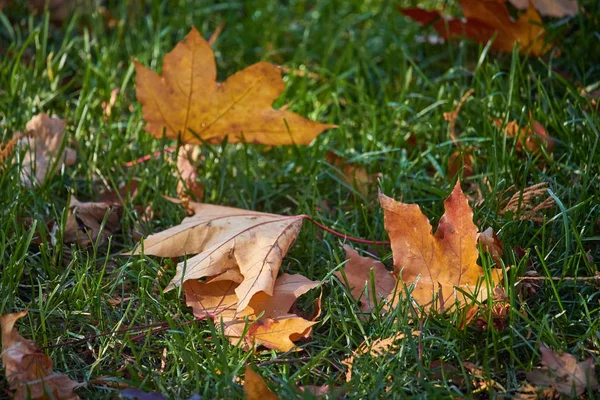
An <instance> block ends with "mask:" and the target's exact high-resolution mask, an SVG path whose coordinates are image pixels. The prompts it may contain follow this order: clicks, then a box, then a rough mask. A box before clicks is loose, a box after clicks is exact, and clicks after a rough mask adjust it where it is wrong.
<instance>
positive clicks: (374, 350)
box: [342, 331, 421, 382]
mask: <svg viewBox="0 0 600 400" xmlns="http://www.w3.org/2000/svg"><path fill="white" fill-rule="evenodd" d="M419 335H421V331H412V332H411V333H410V336H413V337H415V336H417V337H418V336H419ZM405 337H406V335H405V334H404V333H402V332H399V333H397V334H395V335H393V336H391V337H387V338H382V339H376V340H373V341H371V340H369V341H364V342H363V343H361V344H360V346H358V347H357V348H356V350H354V352H353V353H352V355H351V356H350V357H348V358H346V359H345V360H343V361H342V364H344V365H346V366H347V367H348V370H347V371H346V382H350V380H351V379H352V372H353V369H354V362H355V360H356V358H357V357H359V356H361V355H364V354H368V355H370V356H371V357H380V356H382V355H384V354H395V352H396V349H397V348H398V347H399V343H398V342H400V341H401V340H403V339H404V338H405Z"/></svg>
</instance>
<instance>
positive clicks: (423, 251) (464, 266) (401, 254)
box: [379, 182, 503, 311]
mask: <svg viewBox="0 0 600 400" xmlns="http://www.w3.org/2000/svg"><path fill="white" fill-rule="evenodd" d="M379 200H380V202H381V207H382V208H383V213H384V226H385V229H386V231H387V232H388V234H389V236H390V241H391V247H392V255H393V259H394V273H395V274H396V275H397V276H399V277H400V278H401V279H402V280H403V281H404V282H405V283H406V285H407V286H409V285H413V284H414V285H415V286H414V289H413V290H412V293H411V296H412V298H413V299H414V300H415V301H416V302H417V303H418V304H419V305H421V306H423V307H424V308H425V309H426V310H429V309H430V308H435V309H438V310H439V311H443V310H444V309H447V308H452V307H453V306H454V305H455V304H456V303H458V304H461V305H462V304H465V303H470V302H471V301H470V300H469V298H468V296H466V295H465V294H464V293H462V292H461V291H464V292H466V293H469V294H475V292H477V299H478V300H480V301H482V300H484V299H486V298H487V295H488V293H487V290H486V287H485V282H483V281H484V279H483V277H484V271H483V268H481V266H479V265H478V264H477V258H478V256H479V253H478V251H477V227H476V226H475V224H474V223H473V211H472V210H471V208H470V207H469V204H468V202H467V198H466V197H465V195H464V194H463V192H462V190H461V188H460V182H457V183H456V185H455V187H454V190H453V191H452V193H451V194H450V196H449V197H448V198H447V199H446V200H445V201H444V208H445V210H446V212H445V214H444V215H443V216H442V218H441V219H440V223H439V225H438V229H437V230H436V232H435V235H432V228H431V224H430V223H429V220H428V219H427V217H426V216H425V215H424V214H423V213H422V212H421V210H420V209H419V206H418V205H416V204H405V203H401V202H399V201H395V200H394V199H392V198H390V197H387V196H385V195H384V194H380V195H379ZM489 272H490V277H491V280H492V282H490V283H491V284H492V287H493V286H495V285H496V284H497V283H498V282H500V281H501V280H502V276H503V275H502V270H501V269H492V270H491V271H489ZM482 283H483V284H482ZM480 286H482V287H480ZM457 289H460V291H459V290H457ZM436 298H437V300H435V303H434V299H436Z"/></svg>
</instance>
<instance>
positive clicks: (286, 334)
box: [183, 270, 318, 351]
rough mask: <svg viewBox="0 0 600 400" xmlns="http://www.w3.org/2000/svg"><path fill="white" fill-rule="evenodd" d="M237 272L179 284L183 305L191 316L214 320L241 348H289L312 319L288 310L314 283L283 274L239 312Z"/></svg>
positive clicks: (300, 277) (311, 322)
mask: <svg viewBox="0 0 600 400" xmlns="http://www.w3.org/2000/svg"><path fill="white" fill-rule="evenodd" d="M238 275H239V276H236V275H235V274H234V273H232V272H231V270H230V271H228V272H226V276H225V277H221V276H217V277H216V278H214V279H212V280H208V281H206V282H199V281H197V280H188V281H186V282H185V283H184V284H183V291H184V293H185V298H186V304H187V305H188V306H190V307H192V310H193V313H194V315H195V316H197V317H206V316H208V317H210V318H213V319H214V320H215V321H217V322H218V324H219V326H220V327H221V328H222V329H223V332H224V334H225V335H226V336H228V337H229V338H230V340H231V342H232V343H234V344H236V343H238V342H240V343H241V344H242V346H243V347H244V348H245V349H249V348H253V347H254V346H256V345H263V346H265V347H267V348H270V349H275V350H279V351H289V350H291V349H293V348H294V343H293V342H294V341H296V340H299V339H301V338H302V337H305V336H306V332H307V331H308V330H309V329H310V328H311V327H312V325H314V324H315V323H316V322H314V321H308V320H306V319H304V318H301V317H299V316H298V315H295V314H290V313H289V311H290V309H291V308H292V306H293V305H294V303H295V302H296V300H297V298H298V297H299V296H301V295H302V294H304V293H306V292H308V291H309V290H310V289H313V288H315V287H316V286H317V285H318V282H313V281H311V280H309V279H308V278H306V277H304V276H302V275H288V274H283V275H281V276H280V277H279V278H277V280H276V281H275V286H274V288H273V295H268V294H266V293H265V292H259V293H257V294H255V295H254V296H253V297H252V299H251V300H250V303H249V305H248V307H246V308H245V309H244V310H242V311H241V312H239V311H237V309H238V304H237V303H238V299H237V296H236V294H235V289H236V288H237V287H238V285H239V281H242V280H243V277H242V276H241V274H239V272H238ZM240 339H242V341H240Z"/></svg>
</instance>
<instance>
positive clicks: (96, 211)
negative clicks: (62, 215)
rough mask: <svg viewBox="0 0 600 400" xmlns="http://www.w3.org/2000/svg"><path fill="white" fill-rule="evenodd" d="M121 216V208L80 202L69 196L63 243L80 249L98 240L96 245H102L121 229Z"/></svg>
mask: <svg viewBox="0 0 600 400" xmlns="http://www.w3.org/2000/svg"><path fill="white" fill-rule="evenodd" d="M122 215H123V208H122V207H119V206H114V205H111V204H109V203H105V202H81V201H79V200H77V198H75V196H71V201H70V203H69V215H68V216H67V223H66V225H65V231H64V236H63V241H64V242H65V243H76V244H77V245H78V246H81V247H85V246H87V245H89V244H90V243H96V242H97V240H98V238H100V241H99V242H98V244H101V243H104V242H105V241H106V240H107V239H108V238H109V237H110V236H111V235H113V234H115V233H117V232H118V231H119V230H120V229H121V217H122ZM105 218H106V222H105V224H104V227H102V222H103V221H104V219H105Z"/></svg>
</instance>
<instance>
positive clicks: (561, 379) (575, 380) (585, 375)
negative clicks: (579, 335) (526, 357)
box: [527, 345, 600, 396]
mask: <svg viewBox="0 0 600 400" xmlns="http://www.w3.org/2000/svg"><path fill="white" fill-rule="evenodd" d="M540 351H541V353H542V365H544V366H545V368H536V369H534V370H533V371H531V372H528V373H527V380H529V381H530V382H531V383H533V384H535V385H540V386H550V387H553V388H554V389H556V390H557V391H558V392H559V393H562V394H565V395H568V396H572V395H576V396H581V395H582V394H583V393H584V392H585V390H586V389H587V388H588V387H589V388H590V389H591V390H596V389H597V388H598V387H600V385H598V381H597V379H596V372H595V369H596V367H595V365H594V359H593V358H592V357H590V358H588V359H587V360H585V361H581V362H578V361H577V358H576V357H575V356H574V355H572V354H569V353H563V354H562V355H560V356H559V355H558V354H556V353H555V352H553V351H552V350H551V349H550V348H548V347H546V346H544V345H541V346H540Z"/></svg>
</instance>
